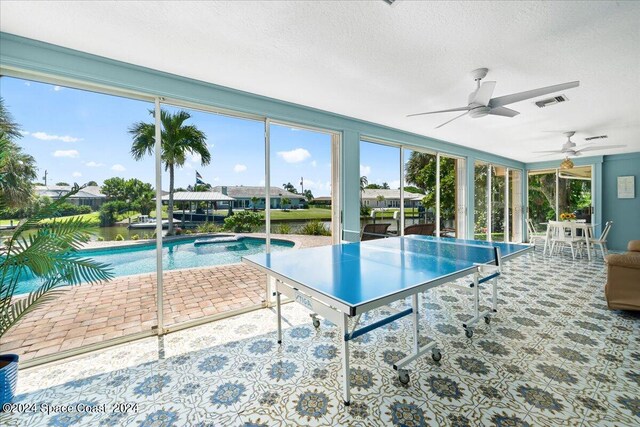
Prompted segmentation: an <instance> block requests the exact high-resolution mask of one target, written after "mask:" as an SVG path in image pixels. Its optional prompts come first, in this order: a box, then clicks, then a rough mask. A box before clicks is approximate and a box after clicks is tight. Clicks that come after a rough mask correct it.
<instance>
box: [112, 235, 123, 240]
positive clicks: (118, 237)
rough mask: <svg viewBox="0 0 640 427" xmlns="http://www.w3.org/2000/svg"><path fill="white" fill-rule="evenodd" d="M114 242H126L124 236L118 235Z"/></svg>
mask: <svg viewBox="0 0 640 427" xmlns="http://www.w3.org/2000/svg"><path fill="white" fill-rule="evenodd" d="M113 240H115V241H116V242H122V241H123V240H124V236H122V234H116V238H115V239H113Z"/></svg>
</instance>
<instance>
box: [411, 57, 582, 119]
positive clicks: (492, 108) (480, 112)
mask: <svg viewBox="0 0 640 427" xmlns="http://www.w3.org/2000/svg"><path fill="white" fill-rule="evenodd" d="M488 72H489V69H488V68H478V69H476V70H473V71H472V72H471V76H472V77H473V79H474V80H475V81H476V85H477V87H476V90H475V91H473V92H471V93H470V94H469V99H468V105H467V106H466V107H458V108H450V109H448V110H439V111H429V112H426V113H416V114H409V115H408V116H407V117H413V116H422V115H424V114H435V113H449V112H454V111H464V113H462V114H460V115H458V116H456V117H454V118H453V119H451V120H449V121H446V122H444V123H443V124H441V125H440V126H436V129H438V128H440V127H442V126H444V125H446V124H447V123H450V122H452V121H454V120H455V119H459V118H460V117H462V116H464V115H465V114H469V116H471V117H473V118H478V117H484V116H486V115H488V114H492V115H494V116H504V117H514V116H517V115H518V114H520V113H519V112H518V111H515V110H512V109H510V108H507V107H505V105H509V104H513V103H514V102H520V101H524V100H525V99H530V98H536V97H538V96H542V95H547V94H549V93H553V92H559V91H561V90H565V89H570V88H573V87H578V86H579V85H580V82H579V81H575V82H568V83H562V84H559V85H554V86H547V87H541V88H538V89H533V90H527V91H525V92H519V93H512V94H511V95H504V96H498V97H497V98H491V95H493V90H494V89H495V87H496V82H484V83H482V84H480V81H481V80H482V79H484V78H485V77H486V76H487V73H488Z"/></svg>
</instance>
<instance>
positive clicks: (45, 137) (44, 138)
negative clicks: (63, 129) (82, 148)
mask: <svg viewBox="0 0 640 427" xmlns="http://www.w3.org/2000/svg"><path fill="white" fill-rule="evenodd" d="M28 134H29V133H28V132H27V133H25V135H28ZM31 136H32V137H34V138H36V139H40V140H42V141H62V142H78V141H82V138H76V137H75V136H69V135H63V136H58V135H49V134H48V133H46V132H33V133H32V134H31Z"/></svg>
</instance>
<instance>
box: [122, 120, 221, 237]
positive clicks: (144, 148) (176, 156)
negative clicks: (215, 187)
mask: <svg viewBox="0 0 640 427" xmlns="http://www.w3.org/2000/svg"><path fill="white" fill-rule="evenodd" d="M149 113H151V115H152V116H154V115H155V112H154V111H153V110H150V111H149ZM190 117H191V115H190V114H189V113H187V112H186V111H178V112H177V113H175V114H172V113H170V112H168V111H166V110H160V121H161V122H162V143H161V147H162V162H163V163H164V168H165V170H168V171H169V204H168V207H167V214H168V218H169V229H168V230H167V234H168V235H172V234H173V193H174V188H173V187H174V180H175V168H176V166H177V167H182V166H183V165H184V162H185V161H186V158H187V154H199V155H200V163H201V164H202V166H206V165H208V164H209V163H210V162H211V153H210V152H209V149H208V148H207V137H206V135H205V134H204V132H202V131H201V130H199V129H198V128H197V127H195V126H194V125H185V124H184V122H185V121H187V120H188V119H189V118H190ZM129 133H130V134H131V135H133V145H132V146H131V155H132V156H133V158H134V159H136V160H140V159H142V158H143V157H144V156H145V155H147V154H148V155H153V151H154V147H155V124H154V123H144V122H139V123H135V124H134V125H133V126H131V128H130V129H129ZM156 217H157V218H158V220H160V219H161V217H162V215H160V213H159V212H158V213H156Z"/></svg>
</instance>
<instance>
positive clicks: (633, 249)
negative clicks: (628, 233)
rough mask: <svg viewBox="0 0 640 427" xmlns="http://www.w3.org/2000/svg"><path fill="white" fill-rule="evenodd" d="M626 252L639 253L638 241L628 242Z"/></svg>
mask: <svg viewBox="0 0 640 427" xmlns="http://www.w3.org/2000/svg"><path fill="white" fill-rule="evenodd" d="M627 250H628V251H631V252H640V240H630V241H629V244H628V245H627Z"/></svg>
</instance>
